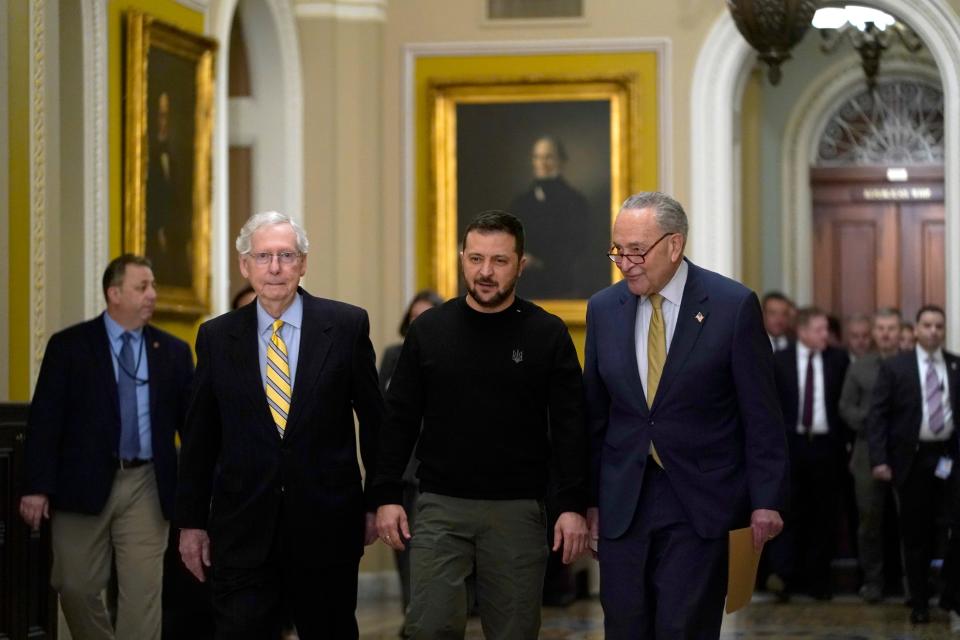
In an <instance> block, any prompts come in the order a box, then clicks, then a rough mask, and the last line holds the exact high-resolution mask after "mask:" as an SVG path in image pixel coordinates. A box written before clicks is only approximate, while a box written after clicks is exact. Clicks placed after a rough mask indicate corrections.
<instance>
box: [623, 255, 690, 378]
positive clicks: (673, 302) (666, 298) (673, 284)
mask: <svg viewBox="0 0 960 640" xmlns="http://www.w3.org/2000/svg"><path fill="white" fill-rule="evenodd" d="M687 271H688V269H687V261H686V260H681V261H680V267H679V268H677V272H676V273H674V274H673V277H672V278H670V282H668V283H667V284H666V286H664V287H663V289H661V290H660V292H659V293H660V295H661V296H663V303H662V304H661V305H660V311H661V312H662V313H663V328H664V330H665V331H666V333H667V351H666V352H667V353H668V354H669V353H670V343H671V342H673V332H674V331H675V330H676V328H677V316H678V315H679V314H680V302H681V300H682V299H683V287H684V286H686V284H687ZM651 318H653V305H652V304H650V296H643V297H642V298H641V299H640V302H639V307H638V308H637V324H636V327H635V328H634V335H635V336H636V339H637V369H638V370H639V371H640V383H641V384H642V385H643V393H644V395H646V393H647V334H648V332H649V328H650V320H651Z"/></svg>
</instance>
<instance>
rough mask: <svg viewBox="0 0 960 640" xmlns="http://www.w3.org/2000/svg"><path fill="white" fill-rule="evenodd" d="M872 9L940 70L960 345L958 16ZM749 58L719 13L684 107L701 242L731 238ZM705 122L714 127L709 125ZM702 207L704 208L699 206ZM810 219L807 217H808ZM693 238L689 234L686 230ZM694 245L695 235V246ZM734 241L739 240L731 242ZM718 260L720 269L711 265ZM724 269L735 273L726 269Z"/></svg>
mask: <svg viewBox="0 0 960 640" xmlns="http://www.w3.org/2000/svg"><path fill="white" fill-rule="evenodd" d="M871 5H872V6H873V7H874V8H876V9H881V10H884V11H889V12H891V13H893V14H896V15H897V16H899V17H900V18H902V19H903V20H904V21H906V22H907V23H909V24H910V26H911V27H912V28H913V30H914V31H916V33H917V35H919V36H920V38H921V39H922V40H923V42H924V44H925V45H926V47H927V50H928V51H930V52H931V54H932V55H933V58H934V60H935V61H936V64H937V68H938V69H939V70H940V82H941V85H942V87H943V99H944V112H943V120H944V126H945V131H944V147H945V160H944V213H945V253H946V274H945V275H946V294H947V300H946V313H947V343H948V347H949V348H951V349H957V348H960V170H958V169H960V126H958V124H957V123H960V17H958V16H957V14H956V12H955V11H954V10H953V9H952V8H951V7H950V6H949V5H948V4H947V2H946V0H914V1H913V2H910V3H904V2H902V0H872V2H871ZM751 59H752V52H751V50H750V48H749V46H748V45H747V44H746V42H745V41H744V40H743V38H741V37H740V36H739V34H738V33H737V32H736V31H735V28H734V27H733V20H732V19H731V18H730V16H729V14H728V12H726V11H724V12H723V14H722V15H721V16H720V18H719V19H718V20H717V22H716V23H715V24H714V27H713V30H712V31H711V33H710V36H709V37H708V39H707V42H706V44H704V47H703V49H702V50H701V52H700V56H699V58H698V59H697V65H696V68H695V70H694V78H693V88H694V90H693V92H692V95H691V100H690V102H691V109H692V120H693V130H692V131H691V137H690V151H691V156H692V157H693V172H692V175H691V186H690V191H691V193H692V194H693V198H692V202H693V206H692V210H693V211H694V212H696V211H700V210H703V211H710V212H711V216H709V217H706V216H705V217H704V223H705V224H694V226H693V230H694V231H695V233H696V234H697V235H696V237H697V238H700V239H701V241H702V240H703V239H705V238H710V239H711V242H704V245H705V246H706V247H708V248H709V247H710V246H711V244H712V245H713V246H714V247H724V244H725V240H726V239H727V238H729V236H730V230H731V228H732V225H733V223H732V220H733V216H734V212H735V211H736V210H737V209H736V208H735V207H736V204H737V202H739V186H738V185H735V184H733V181H732V177H731V171H730V169H729V168H728V165H730V164H731V163H733V162H734V161H736V162H739V158H736V157H735V153H734V140H733V135H732V133H733V129H732V123H731V122H730V118H729V115H730V113H731V112H732V111H733V109H732V105H733V97H734V96H733V89H734V87H735V86H736V82H737V78H738V76H739V75H740V74H741V73H742V72H743V69H744V68H745V67H746V64H747V63H748V62H749V60H751ZM711 124H712V125H713V126H715V127H717V129H716V130H711V129H710V126H711ZM703 207H706V208H705V209H704V208H703ZM808 223H809V221H808ZM691 235H692V234H691ZM697 246H698V245H697V243H696V241H695V240H694V248H696V247H697ZM737 246H739V242H738V243H737ZM720 252H721V253H722V255H719V256H711V257H712V258H713V259H714V260H715V261H716V262H710V261H708V262H706V264H707V265H708V266H709V265H711V264H713V267H712V268H720V269H721V270H722V268H723V267H727V268H728V269H729V268H730V267H731V266H732V265H733V264H735V263H734V261H733V260H734V257H733V256H732V255H728V254H729V253H730V249H729V248H726V247H724V248H721V249H720ZM717 263H719V267H718V265H717ZM730 272H731V273H735V272H732V271H730Z"/></svg>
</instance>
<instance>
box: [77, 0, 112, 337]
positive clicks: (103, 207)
mask: <svg viewBox="0 0 960 640" xmlns="http://www.w3.org/2000/svg"><path fill="white" fill-rule="evenodd" d="M80 11H81V17H82V20H83V87H84V91H83V154H84V157H83V169H84V187H83V189H84V194H83V200H84V202H83V210H84V241H85V250H84V252H83V271H84V278H83V282H84V285H83V286H84V296H83V300H84V315H85V317H88V318H89V317H92V316H95V315H96V314H98V313H99V312H100V311H101V310H102V309H103V292H102V291H101V288H100V286H99V282H100V274H101V273H102V271H103V269H104V268H105V267H106V265H107V261H108V260H109V245H110V225H109V217H110V209H109V202H108V196H107V180H108V176H107V172H108V169H107V156H108V148H107V147H108V138H107V107H106V105H107V0H83V2H82V3H81V9H80Z"/></svg>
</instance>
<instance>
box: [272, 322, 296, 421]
mask: <svg viewBox="0 0 960 640" xmlns="http://www.w3.org/2000/svg"><path fill="white" fill-rule="evenodd" d="M282 326H283V320H274V321H273V335H271V336H270V342H269V344H268V345H267V386H266V390H267V404H268V405H269V406H270V413H272V414H273V422H274V424H276V425H277V433H279V434H280V437H281V438H282V437H283V433H284V431H285V430H286V428H287V416H288V415H289V414H290V398H291V397H292V396H293V385H292V384H291V382H290V360H289V358H288V356H287V345H286V343H285V342H284V341H283V338H282V337H280V327H282Z"/></svg>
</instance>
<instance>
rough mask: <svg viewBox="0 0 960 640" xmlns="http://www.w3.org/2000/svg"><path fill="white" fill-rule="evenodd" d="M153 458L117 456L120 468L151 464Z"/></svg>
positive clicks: (134, 467) (133, 467)
mask: <svg viewBox="0 0 960 640" xmlns="http://www.w3.org/2000/svg"><path fill="white" fill-rule="evenodd" d="M151 462H153V460H143V459H141V458H130V459H129V460H127V459H125V458H117V468H118V469H136V468H137V467H142V466H143V465H145V464H150V463H151Z"/></svg>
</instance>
